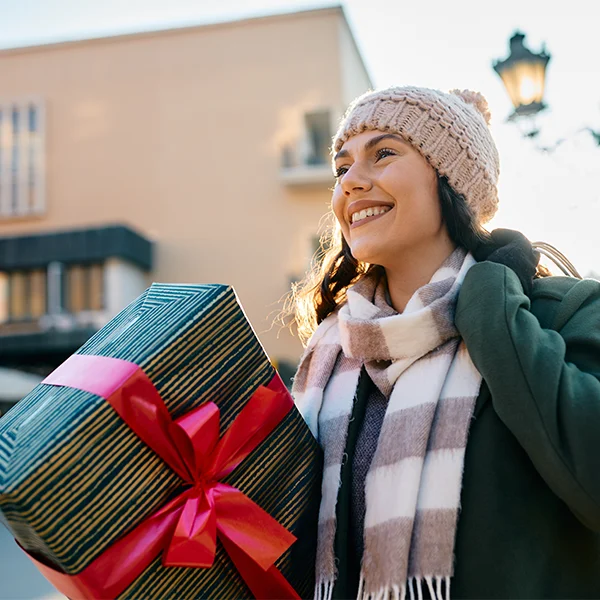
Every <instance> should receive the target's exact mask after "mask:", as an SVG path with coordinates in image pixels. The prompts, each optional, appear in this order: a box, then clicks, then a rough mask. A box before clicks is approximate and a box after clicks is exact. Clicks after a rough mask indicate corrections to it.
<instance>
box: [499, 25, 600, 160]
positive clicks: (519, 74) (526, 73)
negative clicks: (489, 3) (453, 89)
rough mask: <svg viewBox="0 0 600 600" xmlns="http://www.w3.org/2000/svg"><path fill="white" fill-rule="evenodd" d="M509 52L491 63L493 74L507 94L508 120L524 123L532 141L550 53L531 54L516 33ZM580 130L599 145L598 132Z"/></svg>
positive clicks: (541, 108)
mask: <svg viewBox="0 0 600 600" xmlns="http://www.w3.org/2000/svg"><path fill="white" fill-rule="evenodd" d="M509 45H510V53H509V55H508V57H507V58H505V59H504V60H496V61H494V62H493V63H492V66H493V68H494V71H496V73H498V75H499V76H500V78H501V79H502V83H504V87H505V88H506V91H507V92H508V96H509V97H510V99H511V102H512V104H513V107H514V111H513V113H512V114H511V115H510V116H509V117H508V120H509V121H513V122H516V123H522V122H523V121H525V120H526V121H528V122H529V123H530V128H529V130H528V131H524V132H523V135H524V136H525V137H528V138H535V137H537V136H538V135H539V133H540V130H539V128H537V127H536V126H535V124H534V117H535V116H536V115H537V114H538V113H540V112H541V111H543V110H544V109H545V108H547V106H546V104H544V90H545V87H546V67H547V66H548V63H549V62H550V58H551V56H550V54H548V53H547V52H546V50H545V48H544V47H542V50H541V51H540V52H539V53H535V52H532V51H531V50H530V49H529V48H527V47H526V46H525V34H523V33H521V32H520V31H516V32H515V33H514V34H513V36H512V37H511V38H510V41H509ZM580 131H588V132H589V133H591V134H592V136H593V138H594V140H595V141H596V143H597V144H598V145H600V132H598V131H595V130H594V129H592V128H591V127H584V128H583V129H580V130H579V131H577V132H576V133H579V132H580ZM564 141H565V138H561V139H559V140H557V141H556V142H555V143H554V144H553V145H552V146H544V147H540V149H541V150H543V151H546V152H548V151H552V150H555V149H556V148H557V147H558V146H559V145H560V144H561V143H562V142H564Z"/></svg>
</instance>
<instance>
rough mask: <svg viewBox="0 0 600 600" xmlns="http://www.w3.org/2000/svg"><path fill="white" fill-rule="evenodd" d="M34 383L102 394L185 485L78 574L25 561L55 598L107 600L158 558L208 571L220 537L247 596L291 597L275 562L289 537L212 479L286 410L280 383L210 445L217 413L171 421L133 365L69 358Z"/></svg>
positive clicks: (260, 393) (258, 395)
mask: <svg viewBox="0 0 600 600" xmlns="http://www.w3.org/2000/svg"><path fill="white" fill-rule="evenodd" d="M43 383H46V384H49V385H58V386H67V387H71V388H76V389H81V390H85V391H88V392H91V393H93V394H96V395H99V396H101V397H103V398H105V399H106V400H107V401H108V402H109V403H110V404H111V406H112V407H113V408H114V409H115V410H116V411H117V413H118V414H119V415H120V416H121V418H122V419H123V420H124V421H125V422H126V423H127V425H128V426H129V427H130V428H131V429H132V430H133V431H134V432H135V434H136V435H137V436H138V437H139V438H140V439H141V440H142V441H144V442H145V443H146V444H147V445H148V446H149V447H150V448H151V449H152V450H153V451H154V452H156V454H158V455H159V456H160V457H161V458H162V459H163V460H164V461H165V462H166V463H167V465H169V467H170V468H171V469H172V470H173V471H174V472H175V473H177V474H178V475H179V477H181V479H182V480H183V481H184V482H185V483H187V484H188V485H189V486H190V487H189V488H187V489H186V490H185V491H184V492H182V493H181V494H180V495H179V496H177V497H176V498H174V499H173V500H171V501H170V502H169V503H168V504H167V505H165V506H164V507H162V508H161V509H159V510H158V511H156V512H155V513H154V514H153V515H151V516H150V517H148V518H147V519H145V520H144V521H143V522H142V523H141V524H139V525H138V526H137V527H135V528H134V529H133V530H132V531H131V532H130V533H128V534H127V535H125V536H124V537H122V538H121V539H119V540H118V541H117V542H115V543H114V544H112V545H111V546H110V547H109V548H108V549H107V550H106V551H105V552H104V553H103V554H101V555H100V556H99V557H98V558H96V559H95V560H94V561H93V562H92V563H91V564H90V565H88V566H87V567H86V568H85V569H84V571H82V572H81V573H79V574H78V575H67V574H64V573H60V572H58V571H56V570H54V569H52V568H50V567H48V566H46V565H43V564H41V563H39V562H37V561H35V559H32V560H34V562H35V563H36V565H37V566H38V568H39V569H40V570H41V571H42V573H43V574H44V575H45V576H46V578H47V579H49V580H50V581H51V583H52V584H53V585H54V586H55V587H56V588H57V589H58V590H59V591H61V592H62V593H64V594H65V595H67V596H69V597H70V598H72V599H76V598H85V599H89V598H99V597H102V598H106V597H110V598H114V597H116V596H118V595H119V594H121V593H122V592H123V591H124V590H125V589H126V588H127V587H128V586H129V585H130V584H131V583H132V582H133V581H134V580H135V579H136V578H137V577H138V576H139V575H140V574H141V573H142V572H143V571H144V570H145V569H146V568H147V567H148V565H149V564H150V563H151V562H152V561H153V560H154V558H155V557H156V556H157V555H158V554H159V552H161V551H162V552H163V564H164V565H165V566H180V567H204V568H208V567H210V566H212V564H213V561H214V558H215V552H216V544H217V536H218V537H219V539H220V540H221V542H222V544H223V546H224V547H225V550H226V551H227V553H228V554H229V557H230V558H231V560H232V561H233V563H234V564H235V566H236V568H237V569H238V571H239V573H240V575H241V576H242V578H243V579H244V581H245V582H246V584H247V585H248V587H249V588H250V590H251V591H252V593H253V594H254V596H255V597H256V598H272V599H276V598H279V599H282V598H299V596H298V595H297V593H296V591H295V590H294V589H293V588H292V587H291V585H290V584H289V583H288V582H287V580H286V579H285V577H284V576H283V575H282V574H281V572H280V571H279V570H278V569H277V568H276V567H275V566H274V563H275V561H276V560H277V559H278V558H279V557H280V556H281V555H282V554H283V553H284V552H285V551H286V550H287V549H288V548H289V547H290V546H291V545H292V544H293V543H294V542H295V540H296V538H295V537H294V536H293V535H292V534H291V533H290V532H289V531H287V529H285V528H284V527H283V526H282V525H280V524H279V523H278V522H277V521H276V520H275V519H274V518H273V517H271V516H270V515H269V514H268V513H267V512H265V511H264V510H263V509H262V508H260V507H259V506H258V505H257V504H255V503H254V502H253V501H252V500H250V498H248V497H247V496H246V495H245V494H243V493H242V492H241V491H240V490H238V489H237V488H234V487H232V486H230V485H226V484H224V483H220V481H219V480H220V479H222V478H223V477H226V476H227V475H229V474H230V473H231V472H232V471H233V470H234V469H235V468H236V467H237V466H238V465H239V464H240V463H241V462H242V461H243V460H244V459H245V458H246V457H247V456H248V455H249V454H250V453H251V452H252V451H253V450H254V449H255V448H256V447H257V446H258V445H259V444H260V443H261V442H262V441H263V440H264V439H265V438H266V437H267V436H268V435H269V434H270V433H271V432H272V431H273V429H274V428H275V427H276V426H277V424H278V423H279V422H280V421H281V420H282V419H283V417H284V416H285V415H286V414H287V413H288V412H289V411H290V409H291V408H292V404H293V403H292V400H291V397H290V396H289V393H288V392H287V389H286V388H285V386H284V385H283V382H282V381H281V379H279V377H278V376H275V377H274V378H273V380H272V381H271V382H270V383H269V385H268V386H266V387H265V386H261V387H259V388H258V389H257V391H256V392H255V393H254V395H253V396H252V397H251V398H250V400H249V401H248V403H247V404H246V405H245V406H244V408H243V409H242V410H241V411H240V413H239V414H238V416H237V418H236V419H235V420H234V422H233V423H232V425H231V426H230V427H229V429H228V430H227V431H226V432H225V434H224V435H223V437H221V438H220V439H219V433H220V427H219V408H218V407H217V405H216V404H214V403H212V402H208V403H206V404H204V405H202V406H200V407H198V408H196V409H194V410H192V411H191V412H189V413H187V414H185V415H184V416H182V417H180V418H179V419H177V420H176V421H173V420H172V418H171V415H170V414H169V412H168V410H167V407H166V406H165V404H164V402H163V400H162V398H161V397H160V395H159V393H158V391H157V389H156V388H155V387H154V385H153V384H152V382H151V381H150V379H149V378H148V377H147V376H146V375H145V373H144V372H143V371H142V370H141V369H140V368H139V367H138V366H137V365H135V364H133V363H129V362H127V361H124V360H120V359H115V358H108V357H103V356H87V355H82V354H74V355H73V356H71V357H70V358H69V359H68V360H67V361H66V362H65V363H63V364H62V365H61V366H60V367H59V368H58V369H57V370H55V371H54V372H53V373H51V374H50V375H49V376H48V377H47V378H46V379H45V380H44V381H43Z"/></svg>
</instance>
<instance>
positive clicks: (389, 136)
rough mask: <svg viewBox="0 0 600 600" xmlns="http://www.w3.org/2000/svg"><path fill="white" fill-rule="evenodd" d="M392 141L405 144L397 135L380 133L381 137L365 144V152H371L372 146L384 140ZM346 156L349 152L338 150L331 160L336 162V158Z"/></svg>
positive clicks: (376, 137)
mask: <svg viewBox="0 0 600 600" xmlns="http://www.w3.org/2000/svg"><path fill="white" fill-rule="evenodd" d="M387 139H390V140H394V141H395V142H401V143H402V144H405V143H406V142H405V141H404V140H403V139H402V138H401V137H400V136H399V135H395V134H393V133H382V134H381V135H378V136H375V137H374V138H371V139H370V140H369V141H368V142H367V143H366V144H365V148H364V149H365V151H368V150H371V149H372V148H373V147H374V146H377V144H379V142H382V141H384V140H387ZM348 156H350V152H348V150H340V151H339V152H338V153H337V154H336V155H335V156H334V157H333V160H334V161H335V160H338V158H347V157H348Z"/></svg>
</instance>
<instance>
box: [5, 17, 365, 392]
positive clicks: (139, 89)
mask: <svg viewBox="0 0 600 600" xmlns="http://www.w3.org/2000/svg"><path fill="white" fill-rule="evenodd" d="M371 86H372V84H371V81H370V79H369V75H368V73H367V70H366V68H365V66H364V63H363V61H362V59H361V56H360V53H359V51H358V49H357V46H356V43H355V41H354V38H353V36H352V33H351V31H350V29H349V26H348V22H347V20H346V18H345V15H344V13H343V10H342V9H341V8H339V7H334V8H327V9H320V10H313V11H305V12H298V13H291V14H285V15H274V16H268V17H261V18H253V19H247V20H242V21H235V22H229V23H220V24H216V25H203V26H197V27H189V28H182V29H174V30H167V31H158V32H149V33H139V34H133V35H123V36H116V37H109V38H102V39H93V40H84V41H78V42H68V43H59V44H52V45H44V46H37V47H28V48H18V49H10V50H4V51H0V366H4V367H9V368H11V369H21V370H29V371H37V372H38V373H40V374H43V373H44V372H47V371H49V370H50V369H51V368H53V367H54V366H56V365H57V364H59V363H60V362H61V361H62V360H64V358H65V357H66V356H68V354H70V353H72V352H73V351H74V350H76V349H77V347H79V346H80V345H81V343H83V341H85V339H87V337H89V335H91V334H92V333H93V332H94V331H96V330H97V329H98V328H99V327H101V326H102V324H103V323H105V322H106V321H107V320H108V319H109V318H111V317H112V316H113V315H114V314H116V313H117V312H118V311H119V310H120V309H121V308H123V307H124V306H125V305H126V304H127V303H128V302H129V301H131V300H132V299H133V298H135V297H136V296H137V295H138V294H139V293H141V292H142V291H143V290H144V289H145V287H147V286H148V285H149V284H150V283H151V282H152V281H160V282H180V283H226V284H230V285H233V286H234V288H235V289H236V291H237V293H238V295H239V297H240V299H241V302H242V304H243V306H244V309H245V310H246V313H247V315H248V318H249V320H250V321H251V323H252V324H253V326H254V328H255V330H256V332H257V334H258V336H259V338H260V339H261V341H262V342H263V345H264V346H265V349H266V350H267V353H268V354H269V356H270V357H271V358H272V359H273V361H274V362H276V363H277V364H278V365H280V366H281V368H282V370H285V367H286V366H287V368H288V370H289V369H293V367H294V366H295V364H296V363H297V360H298V357H299V355H300V352H301V346H300V343H299V342H298V340H297V338H296V337H294V336H292V335H291V333H290V332H289V331H287V330H280V329H279V328H278V327H277V326H273V325H272V322H273V319H274V317H275V316H276V315H277V313H278V312H279V311H280V310H281V302H280V301H281V299H282V297H284V296H285V295H286V294H287V293H288V291H289V289H290V283H291V282H292V281H293V280H297V279H298V278H300V277H302V276H303V274H304V272H305V270H306V269H307V268H308V265H309V262H310V259H311V256H312V254H313V252H314V249H315V236H316V235H317V231H318V228H319V223H320V220H321V217H322V216H323V214H324V213H325V212H326V211H327V209H328V205H329V199H330V194H331V192H330V188H331V186H332V184H333V177H332V174H331V167H330V165H329V158H328V147H329V143H330V139H331V135H332V133H333V130H334V127H335V124H336V122H337V120H338V119H339V117H340V116H341V114H342V112H343V110H344V108H345V107H346V105H347V104H348V102H349V101H350V100H351V99H352V98H354V97H355V96H357V95H358V94H360V93H362V92H363V91H365V90H367V89H368V88H370V87H371ZM0 387H1V383H0Z"/></svg>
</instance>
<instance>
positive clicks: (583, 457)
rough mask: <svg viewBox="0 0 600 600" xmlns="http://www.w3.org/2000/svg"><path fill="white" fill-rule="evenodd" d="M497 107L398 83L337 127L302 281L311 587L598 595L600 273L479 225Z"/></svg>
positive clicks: (466, 94)
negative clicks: (327, 220) (563, 273)
mask: <svg viewBox="0 0 600 600" xmlns="http://www.w3.org/2000/svg"><path fill="white" fill-rule="evenodd" d="M489 118H490V115H489V111H488V110H487V103H486V101H485V99H484V98H483V96H481V95H480V94H478V93H476V92H471V91H457V90H454V91H453V92H451V93H448V94H446V93H443V92H440V91H437V90H430V89H425V88H414V87H405V88H391V89H388V90H382V91H378V92H371V93H367V94H365V95H364V96H362V97H360V98H358V99H357V100H355V102H354V103H352V105H351V106H350V107H349V109H348V111H347V113H346V115H345V116H344V118H343V119H342V121H341V123H340V126H339V129H338V131H337V133H336V135H335V137H334V140H333V153H334V156H333V162H334V171H335V175H336V185H335V187H334V189H333V194H332V214H333V215H334V217H335V220H334V222H335V227H333V228H332V230H331V231H330V232H329V235H328V237H326V239H325V254H324V259H323V261H322V263H321V265H319V266H318V267H316V268H315V271H314V272H313V273H312V274H310V275H309V277H308V278H307V280H306V281H305V282H304V283H303V285H301V286H299V287H298V288H297V289H296V296H295V301H296V307H297V308H296V319H297V322H298V325H299V331H300V334H301V335H302V336H303V337H304V339H305V340H308V344H307V347H306V351H305V353H304V356H303V357H302V360H301V363H300V366H299V368H298V372H297V374H296V377H295V381H294V388H293V394H294V397H295V400H296V403H297V405H298V407H299V409H300V411H301V412H302V414H303V416H304V418H305V420H306V421H307V423H308V425H309V426H310V428H311V430H312V431H313V433H314V435H315V436H316V437H317V438H318V440H319V442H320V444H321V445H322V446H323V449H324V452H325V471H324V475H323V483H322V492H323V496H322V501H321V510H320V516H319V539H318V553H317V566H316V576H317V577H316V579H317V582H318V583H317V587H316V589H315V597H316V598H317V599H319V600H329V599H331V598H361V599H368V598H375V597H376V598H382V599H383V600H388V599H392V598H393V599H395V600H399V599H400V598H402V599H404V598H405V597H407V596H408V597H410V598H411V600H414V599H415V598H418V599H419V600H421V599H422V598H433V599H435V600H442V599H444V598H446V599H447V598H450V597H456V598H565V597H577V598H586V597H600V583H599V580H598V577H597V573H598V572H600V534H599V532H600V509H599V508H598V507H599V506H600V479H599V478H598V476H597V474H598V472H600V452H598V443H597V440H598V431H599V430H600V375H599V374H600V284H599V283H598V282H595V281H592V280H584V281H580V280H577V279H575V278H570V277H549V276H548V275H549V273H548V272H547V271H546V270H545V269H543V268H542V267H540V266H539V264H538V263H539V254H538V252H537V251H536V250H534V248H533V247H532V245H531V244H530V243H529V241H528V240H527V239H526V238H525V237H524V236H523V235H522V234H520V233H518V232H516V231H510V230H496V231H494V232H492V233H489V232H488V231H487V230H486V229H485V227H484V226H485V224H486V223H488V222H489V221H490V219H491V218H492V217H493V216H494V213H495V212H496V208H497V205H498V195H497V183H498V174H499V158H498V152H497V150H496V146H495V144H494V141H493V139H492V137H491V134H490V130H489V128H488V123H489ZM474 416H476V417H477V418H476V419H474V418H473V417H474ZM459 508H460V510H459ZM451 590H452V593H451Z"/></svg>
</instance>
